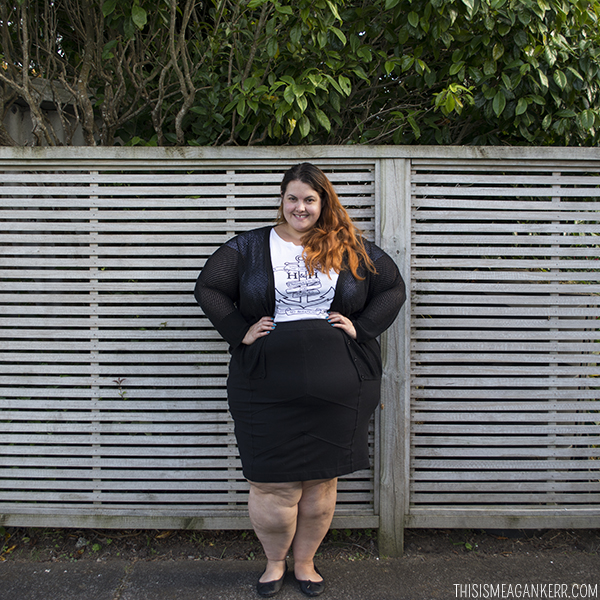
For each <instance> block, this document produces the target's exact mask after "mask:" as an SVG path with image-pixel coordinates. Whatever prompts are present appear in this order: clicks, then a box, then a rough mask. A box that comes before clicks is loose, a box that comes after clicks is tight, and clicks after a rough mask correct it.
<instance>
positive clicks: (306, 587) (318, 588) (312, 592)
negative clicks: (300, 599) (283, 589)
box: [296, 567, 325, 598]
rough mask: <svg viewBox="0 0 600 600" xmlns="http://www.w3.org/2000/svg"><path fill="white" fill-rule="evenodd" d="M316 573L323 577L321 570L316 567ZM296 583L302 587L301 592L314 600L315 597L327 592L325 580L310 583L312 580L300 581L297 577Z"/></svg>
mask: <svg viewBox="0 0 600 600" xmlns="http://www.w3.org/2000/svg"><path fill="white" fill-rule="evenodd" d="M315 571H316V572H317V573H319V575H321V572H320V571H319V569H317V568H316V567H315ZM296 581H297V582H298V584H299V585H300V591H301V592H302V593H303V594H304V595H306V596H310V597H311V598H314V597H315V596H320V595H321V594H322V593H323V592H324V591H325V580H322V581H310V579H307V580H304V579H298V578H297V577H296Z"/></svg>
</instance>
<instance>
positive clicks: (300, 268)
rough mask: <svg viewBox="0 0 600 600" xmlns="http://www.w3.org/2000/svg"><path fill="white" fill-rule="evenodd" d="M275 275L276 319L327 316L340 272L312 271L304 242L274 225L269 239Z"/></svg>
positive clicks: (277, 320) (292, 319)
mask: <svg viewBox="0 0 600 600" xmlns="http://www.w3.org/2000/svg"><path fill="white" fill-rule="evenodd" d="M269 243H270V248H271V263H272V265H273V275H274V277H275V322H276V323H280V322H283V321H300V320H302V319H326V318H327V312H328V311H329V308H330V307H331V302H332V300H333V296H334V295H335V286H336V284H337V280H338V273H336V272H335V271H333V270H332V271H330V272H329V277H327V275H325V274H324V273H322V272H321V271H315V273H314V275H312V276H311V275H310V274H309V272H308V270H307V269H306V266H305V265H304V260H303V258H302V246H296V245H295V244H292V243H291V242H286V241H284V240H282V239H281V238H280V237H279V235H277V233H275V229H271V237H270V240H269Z"/></svg>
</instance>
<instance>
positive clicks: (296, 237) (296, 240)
mask: <svg viewBox="0 0 600 600" xmlns="http://www.w3.org/2000/svg"><path fill="white" fill-rule="evenodd" d="M275 233H276V234H277V235H278V236H279V237H280V238H281V239H282V240H283V241H284V242H291V243H292V244H294V245H295V246H302V236H303V235H304V234H301V233H298V232H297V231H294V230H293V229H292V228H291V227H289V226H288V225H287V223H280V224H279V225H276V226H275Z"/></svg>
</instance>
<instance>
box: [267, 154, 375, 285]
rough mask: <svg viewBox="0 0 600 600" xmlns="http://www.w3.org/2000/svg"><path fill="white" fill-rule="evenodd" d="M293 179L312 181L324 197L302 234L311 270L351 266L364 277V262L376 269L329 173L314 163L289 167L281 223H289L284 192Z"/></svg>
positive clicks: (360, 277)
mask: <svg viewBox="0 0 600 600" xmlns="http://www.w3.org/2000/svg"><path fill="white" fill-rule="evenodd" d="M292 181H301V182H302V183H305V184H307V185H309V186H310V187H311V188H312V189H313V190H315V192H317V193H318V194H319V196H320V197H321V214H320V215H319V218H318V220H317V222H316V224H315V226H314V227H313V228H312V229H311V230H310V231H308V232H306V233H305V234H304V235H303V236H302V244H303V246H304V259H305V263H306V267H307V269H308V271H309V272H310V273H311V274H314V272H315V269H318V270H320V271H322V272H323V273H328V272H329V271H330V270H331V269H333V270H334V271H335V272H336V273H339V272H340V271H342V269H344V268H345V267H347V268H349V269H350V271H351V272H352V274H353V275H354V277H356V278H357V279H364V277H362V276H361V275H360V274H359V272H358V267H359V266H360V265H361V263H362V265H363V266H364V267H365V268H367V269H368V270H369V271H371V272H373V273H376V270H375V265H374V264H373V261H372V260H371V259H370V258H369V255H368V254H367V251H366V249H365V245H364V242H363V238H362V235H361V232H360V230H359V229H358V228H357V227H356V225H354V223H353V222H352V219H351V218H350V215H349V214H348V211H346V209H345V208H344V207H343V206H342V204H341V202H340V199H339V198H338V195H337V193H336V191H335V189H334V188H333V185H332V184H331V181H329V179H328V178H327V175H325V173H323V171H321V169H319V168H318V167H316V166H315V165H313V164H311V163H301V164H299V165H296V166H294V167H292V168H291V169H289V170H288V171H286V173H285V175H284V176H283V181H282V182H281V199H282V203H281V204H280V206H279V211H278V213H277V223H278V224H280V223H285V222H286V221H285V218H284V216H283V196H284V195H285V192H286V190H287V186H288V185H289V183H290V182H292Z"/></svg>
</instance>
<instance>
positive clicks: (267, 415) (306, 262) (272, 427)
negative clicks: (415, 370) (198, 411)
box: [195, 163, 405, 596]
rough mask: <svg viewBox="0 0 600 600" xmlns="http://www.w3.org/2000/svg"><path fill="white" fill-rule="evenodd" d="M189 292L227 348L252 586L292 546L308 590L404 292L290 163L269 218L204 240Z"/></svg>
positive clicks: (274, 573)
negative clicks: (209, 245)
mask: <svg viewBox="0 0 600 600" xmlns="http://www.w3.org/2000/svg"><path fill="white" fill-rule="evenodd" d="M195 294H196V298H197V300H198V302H199V303H200V305H201V306H202V308H203V309H204V312H205V313H206V315H207V317H208V318H209V319H210V320H211V322H212V323H213V325H214V326H215V327H216V328H217V330H218V331H219V333H221V335H222V336H223V337H224V338H225V340H227V341H228V342H229V344H230V351H231V354H232V357H231V363H230V367H229V378H228V380H227V393H228V400H229V409H230V411H231V414H232V416H233V420H234V423H235V435H236V439H237V443H238V448H239V452H240V457H241V460H242V466H243V472H244V476H245V477H246V478H247V479H248V480H249V481H250V496H249V506H248V508H249V512H250V519H251V521H252V525H253V527H254V529H255V531H256V533H257V535H258V538H259V539H260V541H261V543H262V545H263V547H264V550H265V554H266V556H267V559H268V563H267V568H266V570H265V572H264V573H263V575H262V576H261V578H260V580H259V582H258V585H257V590H258V592H259V594H261V595H262V596H273V595H274V594H276V593H277V592H278V591H279V590H280V589H281V586H282V585H283V580H284V577H285V573H286V571H287V564H286V562H285V561H286V556H287V553H288V551H289V549H290V548H292V550H293V553H294V574H295V576H296V579H297V580H298V583H299V585H300V589H301V590H302V592H304V593H305V594H306V595H308V596H317V595H319V594H320V593H321V592H322V591H323V589H324V583H323V578H322V576H321V575H320V573H319V572H318V571H317V570H316V568H315V566H314V563H313V558H314V555H315V553H316V551H317V549H318V547H319V545H320V543H321V541H322V540H323V537H324V536H325V534H326V533H327V530H328V529H329V526H330V524H331V519H332V517H333V512H334V509H335V504H336V494H337V478H338V477H339V476H341V475H347V474H349V473H352V472H354V471H357V470H360V469H366V468H368V467H369V456H368V442H367V440H368V424H369V420H370V417H371V415H372V413H373V411H374V410H375V408H376V406H377V405H378V403H379V391H380V384H381V356H380V351H379V345H378V343H377V340H376V337H377V336H378V335H379V334H380V333H382V332H383V331H385V329H387V328H388V327H389V326H390V325H391V324H392V322H393V321H394V319H395V318H396V315H397V314H398V311H399V310H400V307H401V306H402V304H403V302H404V298H405V291H404V282H403V280H402V277H401V276H400V273H399V271H398V268H397V267H396V265H395V264H394V262H393V260H392V259H391V258H390V257H389V256H388V255H387V254H385V252H383V250H381V249H380V248H378V247H377V246H376V245H375V244H372V243H371V242H369V241H367V240H365V239H364V238H362V236H361V235H360V232H359V231H358V230H357V229H356V227H355V226H354V224H353V223H352V221H351V219H350V217H349V216H348V213H347V212H346V210H345V209H344V208H343V206H342V205H341V204H340V201H339V199H338V196H337V194H336V192H335V190H334V189H333V186H332V185H331V182H330V181H329V180H328V179H327V177H326V175H325V174H324V173H323V172H322V171H321V170H320V169H318V168H317V167H315V166H314V165H312V164H310V163H302V164H300V165H297V166H295V167H293V168H292V169H290V170H289V171H287V172H286V174H285V176H284V178H283V181H282V184H281V205H280V207H279V213H278V219H277V223H276V225H275V226H274V227H263V228H261V229H255V230H252V231H249V232H246V233H243V234H240V235H239V236H237V237H235V238H233V239H232V240H230V241H229V242H227V243H226V244H225V245H224V246H223V247H221V248H220V249H219V250H217V252H215V254H213V255H212V256H211V257H210V259H209V260H208V261H207V263H206V265H205V267H204V269H203V270H202V273H201V274H200V276H199V278H198V282H197V284H196V292H195Z"/></svg>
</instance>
